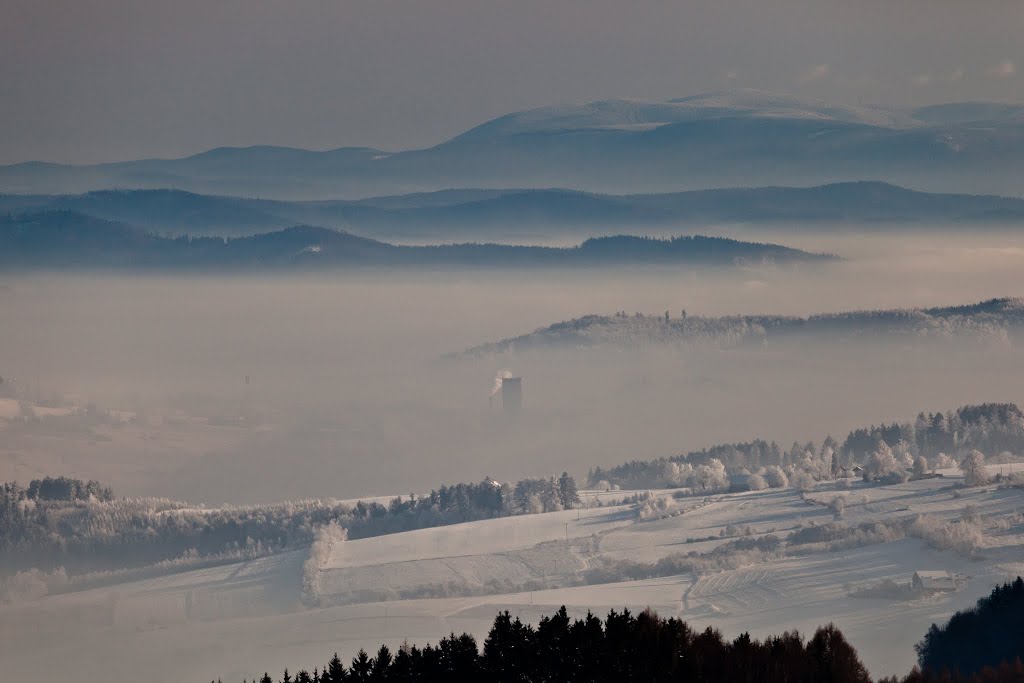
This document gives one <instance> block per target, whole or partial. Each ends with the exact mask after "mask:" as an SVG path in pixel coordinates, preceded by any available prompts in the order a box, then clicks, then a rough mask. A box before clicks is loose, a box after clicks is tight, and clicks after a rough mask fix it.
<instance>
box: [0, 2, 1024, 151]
mask: <svg viewBox="0 0 1024 683" xmlns="http://www.w3.org/2000/svg"><path fill="white" fill-rule="evenodd" d="M1022 30H1024V2H1020V0H633V1H632V2H623V1H621V0H619V1H617V2H613V1H610V0H515V1H514V2H512V1H509V0H404V1H402V0H174V1H173V2H171V1H164V2H153V1H151V0H50V1H48V2H40V1H39V0H3V3H2V21H0V93H2V95H0V130H3V135H2V136H0V163H9V162H15V161H23V160H28V159H45V160H54V161H75V162H89V161H104V160H115V159H125V158H139V157H144V156H177V155H184V154H189V153H193V152H196V151H200V150H203V149H206V148H210V147H215V146H219V145H247V144H257V143H266V144H281V145H295V146H302V147H308V148H330V147H337V146H343V145H370V146H376V147H380V148H384V149H399V148H407V147H411V146H423V145H430V144H433V143H436V142H439V141H441V140H443V139H445V138H447V137H449V136H451V135H453V134H455V133H457V132H460V131H461V130H463V129H465V128H467V127H469V126H471V125H473V124H476V123H479V122H481V121H483V120H486V119H488V118H490V117H493V116H496V115H500V114H503V113H507V112H509V111H513V110H517V109H523V108H528V107H532V106H538V105H542V104H551V103H559V102H577V101H587V100H593V99H600V98H608V97H633V98H652V99H654V98H657V99H663V98H670V97H678V96H682V95H687V94H694V93H698V92H704V91H710V90H718V89H723V88H728V87H756V88H763V89H769V90H781V91H788V92H794V93H797V94H801V95H807V96H812V97H820V98H822V99H830V100H835V101H837V102H841V103H847V104H856V103H878V102H884V103H897V104H917V103H931V102H941V101H951V100H962V99H995V100H1024V72H1022V70H1024V41H1021V40H1020V35H1021V32H1022Z"/></svg>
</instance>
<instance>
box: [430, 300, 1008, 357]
mask: <svg viewBox="0 0 1024 683" xmlns="http://www.w3.org/2000/svg"><path fill="white" fill-rule="evenodd" d="M1021 330H1024V299H1019V298H999V299H990V300H988V301H982V302H979V303H975V304H970V305H966V306H948V307H940V308H908V309H889V310H874V311H848V312H842V313H824V314H819V315H812V316H808V317H799V316H782V315H736V316H723V317H704V316H687V315H686V314H685V311H684V312H682V313H673V312H666V313H665V314H663V315H644V314H640V313H635V314H627V313H626V312H619V313H615V314H613V315H593V314H592V315H585V316H582V317H580V318H573V319H572V320H566V321H562V322H558V323H555V324H553V325H549V326H547V327H542V328H540V329H537V330H534V331H533V332H529V333H527V334H523V335H520V336H517V337H510V338H507V339H502V340H500V341H497V342H490V343H487V344H482V345H480V346H475V347H472V348H470V349H467V350H465V351H463V352H461V353H454V354H451V356H450V357H451V358H458V357H463V356H478V355H486V354H495V353H510V352H517V351H528V350H533V349H556V348H600V347H609V348H635V347H640V346H644V345H648V344H652V343H653V344H695V343H711V344H717V345H739V344H761V343H764V342H769V341H772V340H782V339H794V338H801V337H805V338H806V337H808V336H809V335H822V334H833V335H841V336H844V337H860V338H863V337H869V336H870V337H885V336H904V337H911V336H912V337H913V338H915V339H929V338H931V339H951V338H965V337H970V338H975V339H985V340H1000V339H1004V338H1006V336H1007V335H1009V334H1011V333H1013V332H1016V331H1021Z"/></svg>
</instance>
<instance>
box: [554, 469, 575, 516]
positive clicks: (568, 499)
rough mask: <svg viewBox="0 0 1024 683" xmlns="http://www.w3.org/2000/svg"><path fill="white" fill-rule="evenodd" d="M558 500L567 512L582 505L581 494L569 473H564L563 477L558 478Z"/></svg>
mask: <svg viewBox="0 0 1024 683" xmlns="http://www.w3.org/2000/svg"><path fill="white" fill-rule="evenodd" d="M558 499H559V501H560V502H561V503H562V507H563V508H565V509H566V510H570V509H572V508H574V507H576V506H577V505H579V504H580V494H579V490H578V489H577V488H576V480H575V479H573V478H572V477H570V476H569V473H568V472H562V476H561V477H559V478H558Z"/></svg>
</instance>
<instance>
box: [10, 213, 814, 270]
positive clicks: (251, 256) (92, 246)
mask: <svg viewBox="0 0 1024 683" xmlns="http://www.w3.org/2000/svg"><path fill="white" fill-rule="evenodd" d="M832 258H834V257H831V256H826V255H821V254H810V253H807V252H804V251H800V250H798V249H791V248H788V247H784V246H780V245H775V244H758V243H752V242H741V241H738V240H731V239H725V238H719V237H702V236H696V237H677V238H673V239H670V240H657V239H647V238H637V237H607V238H597V239H591V240H587V241H586V242H584V243H583V244H581V245H580V246H578V247H567V248H556V247H536V246H508V245H498V244H445V245H436V246H400V245H393V244H388V243H386V242H380V241H377V240H373V239H369V238H366V237H359V236H357V235H353V234H351V233H347V232H341V231H337V230H331V229H328V228H322V227H315V226H294V227H289V228H286V229H284V230H278V231H274V232H267V233H261V234H257V235H252V236H248V237H235V238H227V239H225V238H221V237H189V236H181V237H164V236H159V235H155V234H152V233H149V232H146V231H144V230H140V229H137V228H134V227H132V226H129V225H127V224H124V223H118V222H113V221H107V220H103V219H100V218H95V217H93V216H89V215H86V214H82V213H77V212H74V211H45V212H39V213H28V214H10V215H7V216H5V217H0V266H4V267H8V268H36V267H40V268H46V267H75V266H78V267H84V268H111V267H113V268H116V267H129V268H135V269H147V268H172V269H173V268H182V269H188V268H213V269H217V268H240V267H241V268H248V267H291V268H318V267H333V266H376V265H393V266H402V265H408V266H418V265H419V266H423V265H425V266H430V265H465V266H523V267H533V266H565V267H575V266H598V265H612V264H649V263H677V264H691V265H731V264H735V263H739V262H759V261H771V262H776V263H793V262H821V261H827V260H829V259H832Z"/></svg>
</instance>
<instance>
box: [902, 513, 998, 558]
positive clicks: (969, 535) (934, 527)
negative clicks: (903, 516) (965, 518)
mask: <svg viewBox="0 0 1024 683" xmlns="http://www.w3.org/2000/svg"><path fill="white" fill-rule="evenodd" d="M909 533H910V535H911V536H913V537H914V538H920V539H921V540H923V541H925V542H926V543H927V544H928V545H930V546H932V547H933V548H936V549H938V550H952V551H954V552H957V553H960V554H961V555H966V556H968V557H973V556H974V554H975V553H976V552H977V550H978V548H980V547H981V546H982V543H983V542H984V534H983V533H982V530H981V527H979V526H978V525H977V524H974V523H972V522H952V523H950V522H944V521H942V520H940V519H937V518H935V517H932V516H930V515H918V516H917V518H916V519H914V521H913V522H912V523H911V525H910V529H909Z"/></svg>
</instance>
